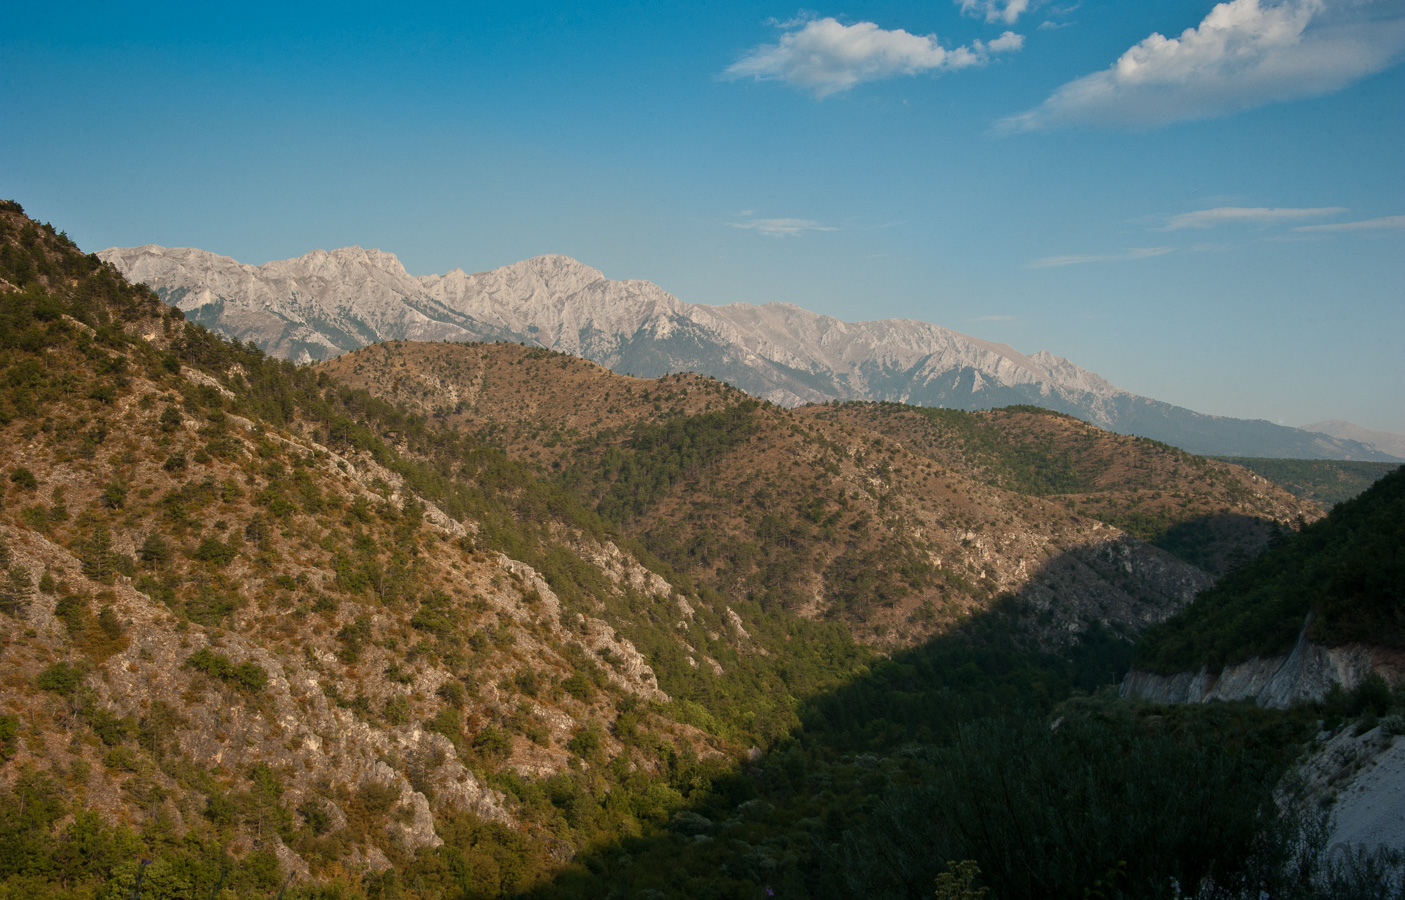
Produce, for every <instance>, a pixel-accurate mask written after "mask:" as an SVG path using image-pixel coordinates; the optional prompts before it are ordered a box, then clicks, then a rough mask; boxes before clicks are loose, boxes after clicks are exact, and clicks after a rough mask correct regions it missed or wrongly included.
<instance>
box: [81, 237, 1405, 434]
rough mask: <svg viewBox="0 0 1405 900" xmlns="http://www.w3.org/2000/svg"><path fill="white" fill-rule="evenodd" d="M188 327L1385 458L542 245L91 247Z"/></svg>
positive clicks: (893, 329)
mask: <svg viewBox="0 0 1405 900" xmlns="http://www.w3.org/2000/svg"><path fill="white" fill-rule="evenodd" d="M98 256H99V257H100V258H101V259H103V260H104V261H107V262H111V263H112V264H113V265H114V266H116V268H117V269H118V270H119V271H120V272H121V273H122V274H123V275H125V276H126V277H127V278H128V279H130V280H131V281H133V282H143V283H145V284H146V285H148V286H149V287H150V288H151V289H152V290H154V291H155V292H156V294H157V295H158V296H159V297H161V299H163V300H164V301H165V302H167V303H169V304H171V305H173V306H176V307H178V308H179V309H181V310H182V311H183V312H184V313H185V314H186V316H187V317H188V318H189V319H190V320H192V321H194V322H197V323H199V324H202V325H205V326H206V327H209V328H211V329H214V330H216V331H219V332H221V333H223V334H225V335H228V336H230V337H232V338H235V339H237V340H241V341H252V342H253V343H255V344H256V345H258V346H259V348H260V349H262V350H264V351H265V352H267V353H269V354H271V355H274V356H278V357H282V358H286V359H291V360H294V361H297V362H311V361H314V360H325V359H329V358H332V357H335V356H338V355H341V354H343V353H346V352H348V351H351V350H355V349H357V348H359V347H363V346H366V345H368V344H372V343H376V342H379V341H385V340H414V341H455V342H464V341H494V340H507V341H514V342H519V343H524V344H528V345H535V346H540V347H545V348H548V349H552V350H559V351H564V352H567V353H570V354H573V355H576V356H580V357H584V358H586V359H589V360H592V361H594V362H597V363H599V364H601V365H603V366H606V367H607V368H610V369H612V370H614V371H616V372H620V373H630V374H634V375H639V376H644V377H658V376H661V375H666V374H670V373H675V372H684V371H691V372H699V373H702V374H706V375H710V376H712V377H714V378H718V379H720V380H723V381H726V382H728V383H730V384H733V385H735V386H736V387H738V388H741V389H742V390H744V391H746V392H748V393H750V394H752V395H754V396H756V397H760V398H762V399H765V400H769V401H771V402H773V403H776V404H779V405H782V406H799V405H802V404H806V403H820V402H826V401H830V400H880V401H897V402H902V403H908V404H913V405H919V406H928V407H948V408H954V409H966V410H972V409H985V408H993V407H1000V406H1007V405H1011V404H1018V403H1026V404H1032V405H1036V406H1040V407H1044V408H1046V409H1051V410H1055V411H1058V412H1063V413H1067V414H1070V415H1073V416H1076V417H1078V418H1080V419H1083V420H1084V421H1087V422H1090V423H1092V424H1094V425H1097V426H1098V427H1100V428H1104V429H1107V430H1110V431H1116V432H1120V433H1123V434H1135V435H1138V436H1142V437H1149V438H1153V439H1155V440H1159V441H1163V442H1165V443H1169V444H1173V445H1175V446H1178V447H1181V448H1183V449H1186V450H1189V451H1191V452H1194V453H1200V454H1211V455H1237V456H1269V457H1294V458H1326V459H1364V460H1394V459H1396V458H1398V457H1397V456H1396V455H1394V454H1392V453H1391V452H1388V451H1386V450H1384V449H1382V448H1381V447H1380V446H1378V445H1373V444H1367V443H1363V442H1362V441H1361V440H1359V439H1354V438H1352V437H1344V436H1334V435H1331V434H1324V433H1320V432H1314V431H1307V430H1302V429H1296V428H1288V427H1285V426H1281V425H1275V424H1273V423H1271V422H1267V421H1263V420H1248V419H1235V418H1226V417H1220V416H1211V415H1204V414H1201V413H1197V412H1194V411H1192V410H1189V409H1185V408H1183V407H1178V406H1174V405H1172V404H1169V403H1164V402H1162V401H1158V400H1154V399H1151V398H1147V397H1142V396H1138V395H1136V394H1132V393H1130V392H1128V391H1125V390H1122V389H1120V388H1117V387H1116V386H1114V385H1112V384H1110V383H1109V382H1108V381H1106V380H1105V379H1103V378H1102V377H1100V376H1098V375H1097V374H1095V373H1093V372H1090V371H1088V370H1087V369H1084V368H1082V367H1080V366H1078V365H1076V364H1075V363H1073V362H1071V361H1069V360H1067V359H1064V358H1062V357H1058V356H1055V355H1053V354H1052V353H1049V352H1048V351H1046V350H1040V351H1038V352H1036V353H1033V354H1028V355H1026V354H1023V353H1020V352H1018V351H1016V350H1015V349H1013V348H1011V347H1009V346H1006V345H1004V344H998V343H994V342H990V341H984V340H981V339H979V338H975V337H970V336H968V335H964V334H960V333H958V332H955V331H951V330H949V329H946V328H943V327H941V326H938V325H934V324H931V323H927V322H920V321H916V320H911V319H884V320H879V321H872V322H857V323H849V322H843V321H840V320H839V319H836V318H832V317H829V316H822V315H818V314H816V313H812V312H809V311H807V310H805V309H802V308H800V307H798V306H795V305H793V304H787V303H767V304H763V305H759V306H758V305H753V304H746V303H733V304H728V305H725V306H706V305H702V304H693V303H686V302H684V301H682V300H679V299H678V298H677V297H674V296H673V295H672V294H669V293H668V292H667V291H665V290H663V289H662V288H660V287H659V286H657V285H655V284H653V283H651V282H648V281H637V280H630V281H615V280H611V279H608V278H606V277H605V276H604V275H603V273H601V272H600V271H599V270H597V269H593V268H591V267H589V266H587V265H585V264H583V263H580V262H578V261H576V260H574V259H571V258H569V257H566V256H560V255H548V256H539V257H536V258H533V259H529V260H524V261H521V262H517V263H513V264H512V265H508V266H503V267H500V268H497V269H492V270H490V271H487V272H478V273H474V274H468V273H465V272H464V271H463V270H462V269H454V270H453V271H450V272H448V273H447V274H444V275H426V276H420V277H416V276H412V275H410V274H409V273H408V272H407V271H406V270H405V267H404V266H403V265H402V264H401V263H400V261H399V259H398V258H397V257H396V256H395V255H394V254H392V253H387V252H384V251H381V250H367V249H362V248H360V247H344V248H341V249H338V250H333V251H330V252H328V251H325V250H315V251H313V252H311V253H309V254H307V255H305V256H301V257H297V258H295V259H289V260H281V261H275V262H270V263H266V264H264V265H261V266H253V265H247V264H244V263H240V262H237V261H236V260H233V259H231V258H229V257H225V256H219V255H217V254H214V253H210V252H208V251H205V250H199V249H194V248H167V247H160V246H157V245H154V244H148V245H145V246H141V247H130V248H110V249H107V250H103V251H101V252H100V253H98Z"/></svg>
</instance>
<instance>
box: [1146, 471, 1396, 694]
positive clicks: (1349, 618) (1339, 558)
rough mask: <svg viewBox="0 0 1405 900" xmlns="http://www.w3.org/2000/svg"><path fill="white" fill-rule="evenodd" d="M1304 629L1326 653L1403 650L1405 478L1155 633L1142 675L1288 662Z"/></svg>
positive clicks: (1341, 511)
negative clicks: (1350, 648) (1255, 661)
mask: <svg viewBox="0 0 1405 900" xmlns="http://www.w3.org/2000/svg"><path fill="white" fill-rule="evenodd" d="M1309 617H1311V622H1310V624H1309ZM1305 625H1306V626H1307V636H1308V637H1309V638H1310V639H1312V640H1314V641H1317V642H1319V643H1322V644H1326V645H1328V646H1336V645H1341V644H1349V643H1352V642H1360V643H1365V644H1371V645H1373V646H1379V647H1387V648H1393V649H1405V470H1403V469H1399V468H1397V469H1396V470H1395V471H1393V472H1391V473H1390V474H1388V475H1386V476H1385V477H1384V478H1382V479H1380V480H1379V481H1377V482H1376V483H1375V484H1374V485H1373V486H1371V487H1370V488H1368V489H1367V490H1366V491H1365V492H1364V493H1362V494H1361V495H1360V496H1358V497H1356V498H1354V499H1352V500H1348V501H1346V502H1344V503H1341V504H1339V505H1338V506H1337V507H1336V508H1334V509H1333V510H1332V512H1331V513H1330V514H1329V515H1328V516H1327V518H1325V519H1322V520H1321V521H1319V522H1315V523H1313V524H1311V525H1308V526H1307V527H1305V528H1304V529H1303V530H1302V531H1301V532H1300V533H1297V534H1292V535H1285V536H1284V537H1283V538H1282V539H1281V540H1279V541H1277V542H1275V544H1274V546H1272V547H1270V548H1269V549H1268V550H1267V551H1266V552H1265V553H1264V554H1263V555H1262V556H1260V557H1258V558H1257V559H1255V560H1253V561H1252V562H1250V563H1248V564H1246V565H1245V566H1244V567H1243V568H1241V569H1239V570H1238V571H1236V572H1234V573H1232V574H1231V575H1229V576H1228V577H1226V578H1224V579H1222V580H1221V581H1220V582H1219V583H1218V584H1216V585H1215V586H1214V587H1213V588H1211V589H1210V590H1208V591H1205V592H1204V593H1203V594H1201V595H1200V596H1199V597H1198V598H1196V600H1195V602H1194V603H1193V604H1191V605H1190V606H1189V607H1187V608H1186V609H1185V610H1184V611H1182V612H1181V613H1180V614H1179V615H1177V616H1175V617H1174V618H1172V619H1171V620H1170V621H1168V622H1166V623H1164V624H1162V625H1160V626H1158V627H1156V628H1153V629H1152V630H1151V631H1150V632H1148V634H1147V636H1146V638H1145V639H1144V640H1143V641H1142V643H1141V644H1140V646H1139V647H1138V650H1137V666H1138V668H1144V669H1150V670H1152V671H1155V672H1162V673H1167V672H1174V671H1189V670H1196V669H1199V668H1200V667H1201V666H1206V665H1208V666H1210V667H1211V669H1212V670H1215V671H1218V670H1219V669H1220V668H1221V667H1223V666H1225V665H1227V664H1230V663H1235V662H1240V661H1242V660H1245V659H1249V658H1251V657H1255V656H1259V657H1273V656H1278V655H1282V654H1285V653H1287V652H1288V650H1290V649H1291V648H1292V646H1293V642H1294V641H1295V640H1296V639H1297V637H1298V634H1299V632H1300V631H1302V629H1303V627H1304V626H1305Z"/></svg>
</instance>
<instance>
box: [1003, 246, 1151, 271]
mask: <svg viewBox="0 0 1405 900" xmlns="http://www.w3.org/2000/svg"><path fill="white" fill-rule="evenodd" d="M1175 249H1176V248H1175V247H1133V248H1132V249H1131V250H1127V251H1125V252H1123V253H1108V254H1100V255H1091V256H1041V257H1040V258H1039V259H1035V260H1030V262H1029V263H1028V264H1026V265H1025V268H1026V269H1052V268H1055V267H1057V266H1076V265H1080V264H1082V263H1098V262H1126V261H1128V260H1133V259H1149V258H1151V257H1153V256H1165V255H1166V254H1167V253H1172V252H1174V251H1175Z"/></svg>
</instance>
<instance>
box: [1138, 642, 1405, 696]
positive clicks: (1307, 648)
mask: <svg viewBox="0 0 1405 900" xmlns="http://www.w3.org/2000/svg"><path fill="white" fill-rule="evenodd" d="M1398 662H1399V661H1398V660H1397V659H1395V657H1394V655H1393V654H1389V653H1387V652H1386V651H1384V650H1382V649H1380V648H1373V647H1367V646H1365V645H1362V644H1347V645H1345V646H1341V647H1325V646H1323V645H1321V644H1317V643H1314V642H1313V641H1310V640H1308V639H1307V633H1306V629H1304V631H1303V633H1302V634H1300V635H1299V636H1298V642H1297V644H1296V645H1295V646H1294V647H1293V651H1292V652H1291V653H1289V654H1288V655H1287V656H1278V657H1272V658H1269V659H1259V658H1255V659H1250V660H1246V661H1245V662H1242V663H1238V664H1236V665H1232V666H1225V667H1224V669H1223V671H1221V672H1219V673H1218V674H1212V673H1211V672H1210V671H1209V669H1208V668H1202V669H1201V670H1200V671H1199V672H1178V673H1176V674H1174V675H1158V674H1155V673H1153V672H1144V671H1139V670H1136V669H1133V670H1132V671H1131V672H1128V673H1127V677H1126V678H1125V679H1123V681H1122V687H1121V689H1120V690H1119V692H1118V694H1119V696H1121V697H1135V698H1138V699H1142V700H1150V701H1152V702H1155V703H1209V702H1210V701H1211V700H1253V701H1254V702H1255V703H1257V704H1258V705H1259V706H1266V707H1272V708H1274V709H1287V708H1288V707H1289V706H1291V705H1292V704H1293V702H1294V701H1295V700H1321V699H1322V698H1323V697H1324V696H1326V694H1327V691H1329V690H1331V688H1332V685H1334V684H1337V685H1341V686H1342V687H1343V688H1345V689H1347V690H1351V689H1352V688H1354V687H1356V686H1357V685H1359V684H1360V683H1361V682H1362V681H1364V680H1365V679H1366V677H1367V676H1368V675H1370V674H1371V673H1372V672H1378V673H1380V674H1381V675H1383V676H1385V677H1386V678H1387V679H1388V680H1390V681H1397V680H1399V679H1400V678H1401V677H1402V675H1405V673H1402V671H1401V670H1400V667H1399V665H1398Z"/></svg>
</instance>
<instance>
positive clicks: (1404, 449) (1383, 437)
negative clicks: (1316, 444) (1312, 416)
mask: <svg viewBox="0 0 1405 900" xmlns="http://www.w3.org/2000/svg"><path fill="white" fill-rule="evenodd" d="M1302 428H1303V431H1316V432H1320V433H1321V434H1325V435H1328V436H1329V437H1334V438H1337V439H1338V440H1343V441H1356V442H1357V443H1359V444H1365V445H1366V446H1368V447H1374V448H1375V449H1377V450H1379V451H1381V452H1382V453H1389V454H1391V455H1392V456H1396V457H1399V458H1401V459H1405V434H1396V433H1395V432H1393V431H1372V430H1371V429H1369V428H1362V427H1361V426H1360V425H1353V424H1351V423H1350V422H1343V421H1342V420H1340V419H1330V420H1328V421H1326V422H1313V423H1312V424H1311V425H1304V426H1303V427H1302Z"/></svg>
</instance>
